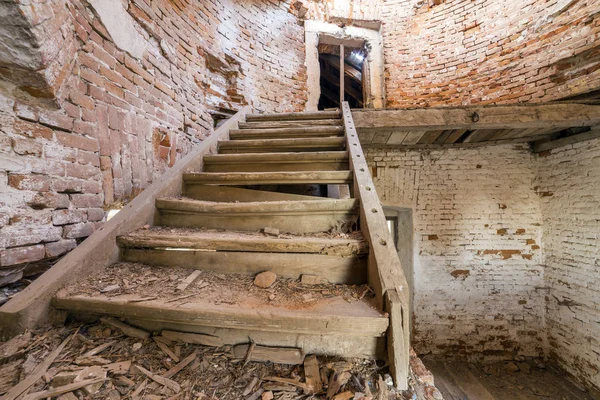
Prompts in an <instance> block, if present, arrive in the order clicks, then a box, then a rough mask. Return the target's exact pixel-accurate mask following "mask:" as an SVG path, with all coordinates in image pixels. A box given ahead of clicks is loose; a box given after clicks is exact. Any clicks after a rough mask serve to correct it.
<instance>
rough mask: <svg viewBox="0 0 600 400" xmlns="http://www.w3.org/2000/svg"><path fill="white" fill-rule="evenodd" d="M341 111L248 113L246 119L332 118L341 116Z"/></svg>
mask: <svg viewBox="0 0 600 400" xmlns="http://www.w3.org/2000/svg"><path fill="white" fill-rule="evenodd" d="M341 116H342V113H341V111H317V112H292V113H265V114H248V115H246V121H248V122H250V121H286V120H303V119H332V118H341Z"/></svg>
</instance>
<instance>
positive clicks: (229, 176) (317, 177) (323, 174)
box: [183, 171, 353, 186]
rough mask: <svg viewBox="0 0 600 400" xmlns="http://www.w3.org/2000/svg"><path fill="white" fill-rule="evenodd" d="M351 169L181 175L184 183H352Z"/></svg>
mask: <svg viewBox="0 0 600 400" xmlns="http://www.w3.org/2000/svg"><path fill="white" fill-rule="evenodd" d="M352 176H353V175H352V172H351V171H305V172H304V171H303V172H195V173H187V174H184V175H183V182H184V184H185V185H193V184H212V185H246V186H249V185H297V184H315V185H316V184H323V185H324V184H332V185H345V184H350V183H352Z"/></svg>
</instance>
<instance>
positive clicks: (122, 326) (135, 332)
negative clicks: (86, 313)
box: [100, 317, 150, 339]
mask: <svg viewBox="0 0 600 400" xmlns="http://www.w3.org/2000/svg"><path fill="white" fill-rule="evenodd" d="M100 321H102V322H104V323H105V324H106V325H109V326H112V327H113V328H117V329H118V330H120V331H121V332H123V333H124V334H125V335H127V336H131V337H134V338H138V339H147V338H148V337H149V336H150V334H149V333H148V332H146V331H144V330H142V329H138V328H134V327H133V326H130V325H127V324H126V323H124V322H121V321H119V320H118V319H116V318H112V317H107V318H100Z"/></svg>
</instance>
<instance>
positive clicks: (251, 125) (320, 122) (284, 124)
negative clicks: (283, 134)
mask: <svg viewBox="0 0 600 400" xmlns="http://www.w3.org/2000/svg"><path fill="white" fill-rule="evenodd" d="M308 126H343V122H342V120H341V119H317V120H298V121H264V122H240V123H239V124H238V128H239V129H276V128H299V127H308Z"/></svg>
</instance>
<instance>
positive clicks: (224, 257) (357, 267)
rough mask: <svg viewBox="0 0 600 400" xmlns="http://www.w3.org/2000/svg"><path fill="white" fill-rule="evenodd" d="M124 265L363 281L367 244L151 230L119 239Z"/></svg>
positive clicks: (160, 229) (175, 230)
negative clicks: (141, 264)
mask: <svg viewBox="0 0 600 400" xmlns="http://www.w3.org/2000/svg"><path fill="white" fill-rule="evenodd" d="M118 243H119V245H120V246H121V248H122V251H121V259H122V260H123V261H128V262H136V263H143V264H149V265H159V266H165V267H182V268H190V269H201V270H210V271H216V272H222V273H244V274H251V275H255V274H257V273H260V272H262V271H265V270H269V271H272V272H274V273H275V274H277V275H278V276H283V277H286V278H293V279H299V278H300V277H301V276H302V275H305V274H308V275H315V276H318V277H320V278H322V279H324V280H326V281H328V282H331V283H339V284H362V283H366V281H367V263H366V261H367V260H366V253H367V252H368V249H367V246H366V243H365V242H364V241H362V240H357V239H337V238H329V237H310V236H294V237H289V238H285V239H284V238H277V237H267V236H265V235H263V234H260V233H254V232H252V233H250V232H233V231H219V230H190V229H167V228H154V229H152V230H140V231H136V232H133V233H130V234H128V235H125V236H120V237H119V238H118Z"/></svg>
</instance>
